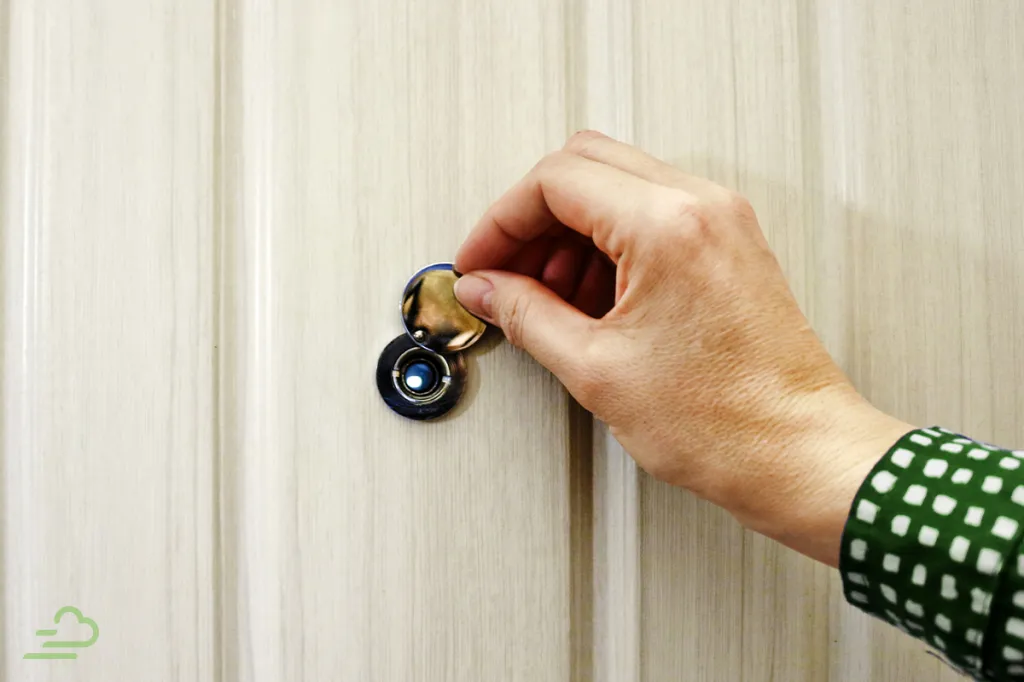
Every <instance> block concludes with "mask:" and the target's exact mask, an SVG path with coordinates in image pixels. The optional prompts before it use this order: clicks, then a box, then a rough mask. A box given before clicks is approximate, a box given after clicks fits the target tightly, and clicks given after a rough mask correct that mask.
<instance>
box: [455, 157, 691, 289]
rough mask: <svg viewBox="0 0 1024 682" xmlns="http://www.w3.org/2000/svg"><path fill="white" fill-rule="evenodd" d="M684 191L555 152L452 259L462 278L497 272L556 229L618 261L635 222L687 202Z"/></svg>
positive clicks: (640, 226)
mask: <svg viewBox="0 0 1024 682" xmlns="http://www.w3.org/2000/svg"><path fill="white" fill-rule="evenodd" d="M681 193H683V192H682V191H681V190H680V189H678V188H669V187H665V186H663V185H658V184H655V183H652V182H649V181H647V180H645V179H643V178H640V177H637V176H636V175H633V174H631V173H628V172H626V171H623V170H621V169H619V168H615V167H613V166H610V165H607V164H604V163H599V162H597V161H593V160H591V159H585V158H583V157H582V156H577V155H575V154H570V153H568V152H556V153H554V154H551V155H549V156H547V157H545V158H544V159H543V160H542V161H541V162H540V163H539V164H537V166H535V167H534V169H533V170H531V171H530V172H529V173H528V174H527V175H526V177H524V178H523V179H522V180H521V181H520V182H519V183H518V184H516V185H515V186H514V187H513V188H512V189H510V190H509V191H508V192H506V194H505V195H504V196H503V197H501V198H500V199H499V200H498V201H497V202H496V203H495V204H494V205H493V206H491V208H490V209H488V211H487V213H485V214H484V216H483V218H481V220H480V222H479V223H477V225H476V227H474V228H473V231H472V232H471V233H470V235H469V237H467V238H466V241H465V242H463V244H462V246H461V247H460V249H459V251H458V253H457V254H456V257H455V267H456V269H457V270H458V271H459V272H464V273H466V272H472V271H473V270H479V269H483V268H498V267H502V266H504V264H505V263H506V262H507V261H508V260H509V259H510V258H512V257H513V256H515V255H516V254H517V253H518V252H519V251H521V250H522V249H523V247H524V245H525V244H527V243H529V242H531V241H533V240H534V239H536V238H537V237H540V236H542V235H544V234H545V233H546V232H548V231H549V230H551V229H553V228H554V227H555V226H557V225H558V224H559V223H561V224H562V225H565V226H566V227H568V228H570V229H572V230H574V231H576V232H577V233H579V234H581V235H583V236H585V237H589V238H590V239H592V240H593V242H594V245H595V246H597V247H598V248H599V249H600V250H601V251H603V252H604V253H605V254H607V255H608V256H609V257H610V258H611V259H612V261H613V262H617V261H618V260H619V257H620V256H621V255H622V252H623V250H624V249H625V248H626V247H627V245H628V244H629V243H630V242H631V241H632V240H633V239H635V237H636V233H637V231H638V230H640V229H643V226H644V221H643V220H638V219H637V218H638V217H640V216H643V215H645V214H648V215H649V214H650V212H651V211H652V210H655V209H657V207H666V206H668V207H672V206H676V205H678V204H680V203H681V202H682V201H683V200H685V199H691V200H692V197H690V196H688V195H687V196H680V194H681ZM683 194H685V193H683ZM669 202H671V203H669Z"/></svg>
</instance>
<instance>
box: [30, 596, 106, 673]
mask: <svg viewBox="0 0 1024 682" xmlns="http://www.w3.org/2000/svg"><path fill="white" fill-rule="evenodd" d="M68 613H70V614H71V615H73V616H74V617H75V618H77V619H78V624H79V625H85V626H87V627H88V628H89V629H90V630H92V636H91V637H89V639H82V640H71V641H64V640H59V639H54V640H50V641H48V642H43V644H42V647H43V648H44V649H84V648H86V647H90V646H92V645H93V644H95V643H96V640H97V639H99V638H100V626H98V625H96V621H94V620H93V619H92V618H86V617H85V616H83V615H82V612H81V611H79V610H78V609H76V608H75V607H74V606H65V607H64V608H62V609H61V610H59V611H57V614H56V615H55V616H54V617H53V622H54V623H55V624H56V625H57V628H59V627H60V619H61V618H63V617H64V615H65V614H68ZM56 636H57V629H56V628H54V629H53V630H36V637H56ZM23 658H31V659H34V660H53V659H74V658H78V654H76V653H74V652H63V651H43V652H40V653H35V654H25V655H24V656H23Z"/></svg>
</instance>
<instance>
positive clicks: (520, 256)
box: [455, 132, 911, 565]
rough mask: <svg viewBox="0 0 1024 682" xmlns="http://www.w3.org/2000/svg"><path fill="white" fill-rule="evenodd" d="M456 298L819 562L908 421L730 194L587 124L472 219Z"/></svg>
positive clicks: (699, 482)
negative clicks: (857, 377) (829, 343)
mask: <svg viewBox="0 0 1024 682" xmlns="http://www.w3.org/2000/svg"><path fill="white" fill-rule="evenodd" d="M455 266H456V269H457V270H458V271H459V272H462V273H466V274H465V276H463V277H462V278H461V279H460V280H459V282H458V283H457V285H456V294H457V296H458V297H459V299H460V300H461V302H462V303H463V305H465V306H466V307H467V308H468V309H470V310H471V311H472V312H474V313H476V314H478V315H480V316H481V317H483V318H485V319H487V320H488V321H490V322H492V323H494V324H496V325H498V326H500V327H501V329H502V330H503V331H504V333H505V335H506V336H507V338H508V340H509V341H510V342H511V343H513V344H515V345H516V346H520V347H522V348H524V349H525V350H526V351H527V352H529V353H530V354H531V355H533V356H534V357H535V358H536V359H537V360H538V361H539V362H540V363H541V364H543V365H544V366H545V367H547V368H548V369H549V370H550V371H551V372H553V373H554V374H555V376H557V377H558V378H559V379H560V380H561V381H562V383H564V384H565V386H566V388H567V389H568V390H569V392H570V393H571V394H572V395H573V396H574V397H575V398H576V399H577V400H578V401H579V402H580V404H582V405H583V406H584V407H585V408H587V409H588V410H590V411H591V412H593V413H594V414H595V415H596V416H597V417H598V418H600V419H601V420H603V421H605V422H606V423H607V424H608V425H609V426H610V428H611V430H612V433H613V434H614V435H615V437H616V438H617V439H618V440H619V442H620V443H621V444H622V445H623V447H624V448H625V449H626V450H627V451H628V452H629V453H630V455H632V456H633V458H634V459H636V461H637V463H638V464H639V465H640V466H641V467H643V468H644V469H645V470H647V471H648V472H649V473H651V474H652V475H654V476H656V477H657V478H660V479H662V480H664V481H667V482H669V483H672V484H675V485H679V486H682V487H684V488H687V489H689V490H691V491H693V492H694V493H696V494H697V495H699V496H701V497H703V498H705V499H708V500H710V501H711V502H714V503H716V504H718V505H720V506H722V507H724V508H726V509H727V510H729V511H730V512H731V513H732V514H733V515H734V516H736V517H737V518H738V519H739V520H740V521H741V522H742V523H744V524H746V525H747V526H749V527H751V528H753V529H755V530H758V531H760V532H762V533H764V534H766V535H769V536H770V537H774V538H776V539H778V540H780V541H782V542H785V543H786V544H787V545H789V546H790V547H793V548H795V549H797V550H799V551H802V552H804V553H805V554H808V555H809V556H812V557H814V558H817V559H819V560H821V561H824V562H827V563H832V564H833V565H834V563H835V561H836V560H837V557H838V548H839V540H840V536H841V534H842V528H843V525H844V523H845V520H846V517H847V514H848V513H849V507H850V504H851V502H852V500H853V497H854V494H855V493H856V490H857V488H858V486H859V485H860V483H861V482H862V481H863V479H864V478H865V477H866V476H867V474H868V472H869V471H870V469H871V467H872V466H873V464H874V462H875V461H877V459H878V458H879V457H881V455H882V454H884V452H885V451H886V449H887V448H888V447H889V446H891V445H892V444H893V443H895V442H896V440H898V438H899V437H900V436H902V435H903V434H904V433H906V432H907V431H909V430H910V429H911V427H910V426H909V425H906V424H903V423H901V422H899V421H897V420H895V419H892V418H890V417H888V416H886V415H884V414H882V413H881V412H879V411H877V410H875V409H874V408H873V407H872V406H871V405H869V404H868V403H867V402H866V401H865V400H864V399H863V398H861V397H860V396H859V395H858V393H857V392H856V391H855V390H854V388H853V387H852V386H851V384H850V382H849V381H848V380H847V378H846V377H845V376H844V374H843V373H842V372H841V371H840V369H839V368H838V367H837V366H836V364H835V363H834V362H833V360H832V358H831V357H829V355H828V353H827V352H826V351H825V349H824V348H823V346H822V345H821V343H820V342H819V340H818V338H817V337H816V336H815V334H814V332H813V331H812V330H811V328H810V326H809V325H808V323H807V320H806V319H805V318H804V316H803V314H802V313H801V312H800V309H799V307H798V306H797V303H796V301H795V299H794V298H793V296H792V294H791V293H790V290H789V288H788V287H787V285H786V282H785V279H784V277H783V275H782V272H781V270H780V268H779V265H778V263H777V261H776V259H775V257H774V256H773V254H772V252H771V250H770V249H769V247H768V244H767V242H766V241H765V239H764V236H763V235H762V233H761V230H760V227H759V226H758V222H757V218H756V217H755V215H754V211H753V209H752V208H751V206H750V204H749V203H748V202H747V201H746V200H745V199H743V198H742V197H741V196H739V195H737V194H736V193H734V192H732V191H729V190H727V189H725V188H723V187H721V186H719V185H716V184H714V183H712V182H710V181H708V180H704V179H701V178H697V177H693V176H690V175H686V174H685V173H683V172H681V171H679V170H677V169H675V168H673V167H671V166H669V165H666V164H665V163H662V162H661V161H658V160H657V159H654V158H652V157H650V156H648V155H646V154H644V153H642V152H640V151H639V150H637V149H635V148H633V147H630V146H628V145H626V144H623V143H620V142H616V141H614V140H612V139H610V138H608V137H605V136H603V135H600V134H597V133H593V132H587V133H580V134H577V135H575V136H574V137H573V138H572V139H570V140H569V142H568V144H567V145H566V146H565V148H564V149H563V150H562V151H559V152H555V153H553V154H550V155H549V156H547V157H545V158H544V159H542V160H541V161H540V163H538V164H537V165H536V167H534V168H533V170H531V171H530V172H529V173H528V174H527V175H526V177H525V178H523V180H521V181H520V182H519V183H518V184H517V185H515V186H514V187H513V188H512V189H510V190H509V191H508V192H507V193H506V194H505V195H504V196H503V197H502V198H500V199H499V200H498V201H497V202H496V203H495V204H494V205H493V206H491V208H490V209H489V210H488V211H487V213H486V214H485V215H484V216H483V218H482V219H481V220H480V222H479V223H478V224H477V226H476V227H475V228H474V229H473V231H472V233H471V234H470V235H469V237H468V238H467V239H466V241H465V243H464V244H463V245H462V247H461V248H460V249H459V252H458V255H457V256H456V260H455Z"/></svg>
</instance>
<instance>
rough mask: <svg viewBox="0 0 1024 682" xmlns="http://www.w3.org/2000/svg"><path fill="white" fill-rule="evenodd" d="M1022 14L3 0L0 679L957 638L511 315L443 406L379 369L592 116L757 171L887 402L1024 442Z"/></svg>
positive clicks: (825, 670)
mask: <svg viewBox="0 0 1024 682" xmlns="http://www.w3.org/2000/svg"><path fill="white" fill-rule="evenodd" d="M1021 36H1024V9H1022V8H1021V7H1019V6H1018V4H1017V3H1015V2H1013V1H1012V0H1003V1H994V2H987V3H967V2H955V1H954V0H941V1H940V2H934V1H931V0H899V1H898V2H887V3H846V2H841V1H840V0H785V1H784V2H778V3H752V2H745V0H728V1H724V2H722V1H716V2H711V1H710V0H687V1H686V2H671V1H669V0H636V1H635V2H627V1H625V0H563V1H562V2H546V1H544V0H519V1H517V2H514V3H509V2H499V1H498V0H482V1H473V2H471V1H468V0H464V1H459V0H431V1H429V2H428V1H427V0H380V1H379V2H372V3H360V2H355V1H351V0H346V1H343V2H326V1H325V2H280V1H275V0H219V1H218V2H215V3H211V2H205V1H202V0H132V1H131V2H129V1H127V0H91V1H90V2H87V3H66V2H58V1H57V0H0V45H2V47H3V49H2V50H0V78H2V80H0V84H2V85H0V92H2V93H3V100H2V103H3V104H2V107H0V130H2V131H3V135H2V138H0V140H2V141H0V144H2V148H0V159H2V161H0V188H2V194H0V197H2V199H0V200H2V206H0V210H2V214H0V215H2V222H0V230H2V233H0V239H2V241H0V244H2V246H0V248H2V250H3V258H2V265H0V282H2V285H0V286H2V291H3V299H2V301H3V303H2V310H3V316H2V334H0V339H2V341H0V343H2V358H3V359H2V383H0V396H2V404H3V409H2V415H3V417H2V422H0V434H2V436H0V438H2V440H0V443H2V450H0V467H2V471H3V477H2V479H0V480H2V488H0V496H2V503H3V506H2V510H3V512H2V513H3V524H2V526H0V533H2V535H0V540H2V542H0V548H2V549H0V575H2V577H3V580H2V582H0V604H2V614H3V616H2V617H3V631H4V636H3V640H2V645H3V646H2V647H0V670H2V671H3V674H2V679H10V680H19V681H20V680H111V679H124V680H135V679H140V680H141V679H145V680H218V681H224V682H228V681H231V680H254V681H256V680H266V681H268V682H271V681H273V682H277V681H279V680H289V681H291V680H359V681H362V680H372V681H374V682H376V681H392V680H394V681H403V682H404V681H405V680H423V681H424V682H435V681H440V680H472V681H476V680H530V681H545V680H551V681H559V682H564V681H582V680H604V681H608V682H612V681H615V682H640V681H641V680H642V681H644V682H648V681H650V682H653V681H655V680H666V679H682V680H716V681H717V680H749V681H756V680H769V679H780V680H787V681H789V680H794V681H796V680H806V681H808V682H811V681H817V680H835V681H841V680H849V681H851V682H852V681H854V680H864V679H871V680H893V681H895V680H912V679H921V680H933V679H949V680H952V679H954V678H953V676H952V675H951V674H950V673H948V672H945V671H944V669H943V668H942V666H941V664H940V663H938V662H937V661H936V660H935V659H934V658H933V657H931V656H929V655H928V652H927V651H926V650H925V648H924V647H923V645H919V644H917V643H915V642H914V641H912V640H909V639H907V638H905V637H903V636H902V635H900V634H898V633H896V632H892V631H890V630H888V629H887V628H886V626H883V625H881V624H879V623H874V622H872V621H870V620H869V619H867V618H866V617H864V616H862V615H860V614H859V613H857V612H855V611H854V610H853V609H852V608H850V607H848V606H846V605H845V604H844V603H843V602H842V598H841V594H840V592H839V590H838V585H837V582H838V581H837V579H836V577H835V576H834V575H832V574H830V572H829V571H827V570H825V569H823V568H821V567H817V566H815V565H813V564H812V563H810V562H809V561H807V560H805V559H803V558H801V557H799V556H796V555H794V554H793V553H791V552H789V551H787V550H784V549H781V548H779V547H776V546H774V545H772V544H770V543H769V542H767V541H765V540H764V539H762V538H760V537H758V536H755V535H752V534H749V533H745V532H743V531H742V530H741V529H739V528H738V527H737V526H736V525H735V524H734V523H733V522H732V521H731V519H729V518H728V517H727V516H726V515H725V514H723V513H722V512H719V511H717V510H715V509H712V508H710V507H708V506H707V505H704V504H702V503H700V502H698V501H696V500H694V499H693V498H692V497H690V496H689V495H688V494H686V493H685V492H682V491H679V490H674V489H670V488H668V487H667V486H664V485H662V484H659V483H657V482H654V481H653V480H652V479H649V478H648V477H647V476H646V475H644V474H643V473H642V472H638V471H637V470H636V469H635V467H633V466H632V464H631V462H630V460H629V459H628V458H627V457H626V456H625V455H624V454H623V453H622V452H621V450H620V449H619V448H618V447H617V446H616V444H615V443H614V441H613V440H611V439H610V438H609V437H608V435H607V432H606V430H605V429H604V428H603V427H602V426H601V425H600V424H594V423H592V421H591V420H590V418H589V417H588V415H586V414H585V413H584V412H583V411H581V410H580V409H579V408H578V407H576V406H575V405H574V404H573V403H572V402H571V400H569V399H568V397H567V396H566V394H565V393H564V391H563V390H562V389H561V388H560V386H559V385H558V384H557V383H556V382H555V381H554V380H553V379H552V378H551V377H550V376H548V375H547V374H546V373H545V372H544V371H543V370H542V369H541V368H539V367H538V366H537V365H536V364H535V363H534V362H533V361H532V360H530V359H529V358H528V357H526V356H524V355H523V354H522V353H519V352H516V351H514V350H512V349H510V348H509V347H507V345H504V344H501V343H497V342H491V343H487V344H485V347H484V348H482V349H475V350H473V351H472V352H471V353H470V355H469V377H470V385H469V390H468V392H467V395H466V396H465V398H464V399H463V400H462V402H461V403H460V405H459V407H458V408H457V410H456V411H455V413H453V414H452V415H450V416H449V417H448V418H446V419H445V420H443V421H440V422H436V423H430V424H424V423H417V422H412V421H408V420H403V419H402V418H400V417H398V416H396V415H395V414H393V413H392V412H390V411H389V410H388V409H387V408H386V406H385V405H384V403H383V402H382V401H381V400H380V397H379V396H378V394H377V392H376V389H375V386H374V383H373V375H374V367H375V364H376V361H377V356H378V354H379V353H380V351H381V350H382V349H383V348H384V346H385V345H386V344H387V342H388V341H390V340H391V339H392V338H394V337H396V336H397V335H398V334H399V333H400V331H401V323H400V320H399V316H398V307H399V299H400V296H401V292H402V286H403V285H404V283H405V281H406V280H407V279H408V277H409V276H410V275H411V274H412V273H413V272H415V271H416V270H417V269H418V268H419V267H421V266H423V265H426V264H428V263H432V262H436V261H445V260H450V259H451V257H452V255H453V253H454V251H455V249H456V247H457V246H458V244H459V243H460V240H461V238H462V236H463V235H464V234H465V233H466V232H467V231H468V229H469V227H470V226H471V225H472V223H473V222H474V220H475V219H476V218H477V217H478V216H479V215H480V214H481V213H482V211H483V210H484V209H485V208H486V206H487V205H488V203H489V202H490V201H491V200H492V199H493V198H495V197H496V196H497V195H498V194H499V193H500V192H501V191H503V190H504V189H505V188H506V187H507V186H508V185H510V184H511V183H512V182H514V181H515V180H516V179H517V178H518V177H520V176H521V175H522V174H523V173H524V172H526V171H527V170H528V169H529V167H530V166H531V165H532V164H533V163H534V162H535V161H536V160H537V159H539V158H540V156H541V155H543V154H544V153H545V152H547V151H550V150H552V149H556V148H557V147H559V146H560V145H561V144H562V143H563V141H564V140H565V138H566V137H567V136H568V135H569V134H571V133H572V132H573V131H575V130H578V129H581V128H586V127H593V128H599V129H601V130H603V131H605V132H606V133H608V134H611V135H613V136H616V137H619V138H621V139H625V140H627V141H631V142H634V143H636V144H638V145H640V146H641V147H643V148H644V149H646V150H648V151H650V152H651V153H654V154H656V155H658V156H660V157H662V158H665V159H667V160H669V161H671V162H673V163H676V164H677V165H679V166H681V167H683V168H685V169H687V170H689V171H691V172H694V173H699V174H703V175H706V176H709V177H711V178H713V179H715V180H717V181H719V182H722V183H724V184H728V185H730V186H732V187H735V188H737V189H739V190H741V191H742V192H744V193H745V194H746V195H747V196H748V197H749V198H750V199H751V200H752V202H753V204H754V206H755V208H756V209H757V210H758V213H759V216H760V218H761V222H762V224H763V226H764V228H765V231H766V233H767V235H768V238H769V241H770V242H771V244H772V245H773V247H774V248H775V249H776V251H777V253H778V255H779V257H780V260H781V261H782V263H783V266H784V268H785V270H786V273H787V275H788V277H789V278H790V282H791V284H792V286H793V289H794V291H795V292H796V294H797V296H798V298H799V300H800V302H801V304H802V306H803V307H804V309H805V311H806V312H807V313H808V315H809V317H810V319H811V321H812V323H813V324H814V326H815V328H816V329H817V330H818V332H819V333H820V334H821V336H822V338H823V339H824V341H825V342H826V344H827V346H828V347H829V349H830V350H831V351H832V352H833V353H834V354H835V356H836V357H837V359H838V360H839V361H840V362H841V364H842V365H843V367H844V368H845V369H846V370H847V371H848V372H849V373H850V375H851V376H852V377H853V379H854V380H855V383H856V384H857V385H858V386H859V388H860V389H861V390H862V391H864V392H865V393H866V395H868V396H869V397H870V398H871V399H872V400H874V401H875V402H876V403H877V404H878V405H879V406H880V407H882V408H884V409H887V410H890V411H892V412H894V413H896V414H898V415H899V416H900V417H902V418H904V419H907V420H910V421H913V422H915V423H919V424H926V423H940V424H944V425H946V426H950V427H955V428H958V429H961V430H963V431H964V432H966V433H969V434H971V435H973V436H977V437H979V438H985V439H987V440H991V441H994V442H1000V443H1006V444H1009V445H1013V444H1020V443H1024V421H1022V420H1021V419H1020V415H1021V414H1022V413H1024V409H1022V408H1024V346H1022V343H1024V342H1022V339H1024V309H1022V306H1021V305H1020V304H1019V303H1018V302H1017V299H1018V298H1019V296H1018V292H1021V291H1024V197H1022V196H1021V188H1022V187H1024V133H1022V130H1024V95H1022V94H1021V92H1020V88H1019V84H1020V83H1021V82H1022V78H1024V42H1022V38H1021ZM65 607H72V608H74V609H76V610H75V611H64V609H65ZM58 614H60V618H59V623H57V624H55V623H54V620H55V616H56V615H58ZM54 628H56V629H58V630H59V631H60V634H59V637H61V638H65V637H66V640H65V641H77V642H79V643H81V644H83V645H84V644H89V645H88V646H79V647H70V648H69V647H63V648H61V647H54V648H44V647H42V646H41V644H42V643H43V642H45V641H47V638H48V637H50V635H47V634H45V633H44V634H42V635H39V634H37V633H38V631H40V630H42V631H48V630H51V629H54ZM94 635H95V637H94ZM55 636H58V635H55ZM40 652H41V653H63V654H74V655H75V657H74V658H24V656H25V655H26V654H32V653H40Z"/></svg>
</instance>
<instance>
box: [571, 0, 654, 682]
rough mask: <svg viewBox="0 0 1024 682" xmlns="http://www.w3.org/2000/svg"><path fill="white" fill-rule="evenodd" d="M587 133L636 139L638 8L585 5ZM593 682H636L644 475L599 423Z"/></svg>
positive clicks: (599, 1) (601, 0) (594, 0)
mask: <svg viewBox="0 0 1024 682" xmlns="http://www.w3.org/2000/svg"><path fill="white" fill-rule="evenodd" d="M583 15H584V16H583V22H582V23H583V26H584V30H585V33H584V36H583V37H582V39H581V40H580V44H578V45H577V46H576V47H577V49H582V50H583V61H584V74H585V80H584V82H583V83H582V85H583V92H584V104H583V106H582V107H581V109H582V111H581V112H580V113H581V114H582V116H583V121H582V123H583V125H580V126H577V127H578V128H584V127H585V128H592V129H596V130H600V131H602V132H604V133H605V134H607V135H610V136H612V137H615V138H617V139H619V140H622V141H624V142H632V141H633V136H634V129H633V127H634V121H633V106H634V100H635V90H634V77H633V76H634V69H635V59H634V51H633V5H632V3H631V2H629V1H628V0H584V3H583ZM593 452H594V465H593V466H594V492H593V498H594V502H593V504H594V516H595V518H594V533H595V537H594V563H593V566H594V567H593V570H594V593H595V594H594V600H595V606H594V628H593V636H594V645H593V646H594V668H595V677H594V679H595V680H597V681H598V682H613V681H614V682H639V680H640V679H641V678H640V675H641V670H640V589H641V587H640V555H639V552H640V547H639V537H640V519H639V516H640V515H639V511H640V510H639V507H640V501H639V472H638V470H637V466H636V464H635V463H634V462H633V460H632V459H631V458H630V457H629V455H627V454H626V452H625V451H624V450H623V449H622V447H621V446H620V445H619V444H618V443H617V442H616V441H615V439H614V438H613V437H612V436H611V433H610V432H609V430H608V428H607V426H605V425H604V424H601V423H599V422H596V421H595V422H594V448H593Z"/></svg>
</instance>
